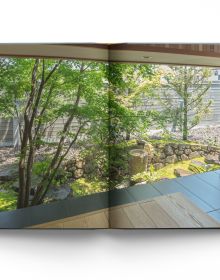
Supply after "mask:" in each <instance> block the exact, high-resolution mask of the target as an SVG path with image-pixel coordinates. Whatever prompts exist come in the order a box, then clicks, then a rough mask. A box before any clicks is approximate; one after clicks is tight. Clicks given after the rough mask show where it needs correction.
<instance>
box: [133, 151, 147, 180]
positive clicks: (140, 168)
mask: <svg viewBox="0 0 220 280" xmlns="http://www.w3.org/2000/svg"><path fill="white" fill-rule="evenodd" d="M146 167H147V153H146V152H145V151H144V150H141V149H134V150H131V151H130V152H129V174H130V176H133V175H135V174H138V173H141V172H144V171H145V170H146Z"/></svg>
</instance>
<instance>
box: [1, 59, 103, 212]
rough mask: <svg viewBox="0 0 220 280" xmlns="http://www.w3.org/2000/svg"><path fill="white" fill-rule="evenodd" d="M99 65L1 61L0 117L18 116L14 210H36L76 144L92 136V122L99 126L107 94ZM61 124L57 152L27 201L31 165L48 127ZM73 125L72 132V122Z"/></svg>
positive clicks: (23, 60)
mask: <svg viewBox="0 0 220 280" xmlns="http://www.w3.org/2000/svg"><path fill="white" fill-rule="evenodd" d="M104 79H105V76H104V65H102V64H101V63H94V62H82V61H71V60H53V59H52V60H51V59H11V58H10V59H9V58H7V59H1V60H0V88H1V91H0V114H1V116H2V117H17V119H18V120H19V132H20V142H21V145H20V158H19V167H18V169H19V196H18V204H17V207H18V208H22V207H27V206H29V205H30V203H31V205H36V204H40V203H42V202H43V199H44V197H45V195H46V193H47V191H48V189H49V188H50V186H51V184H52V182H53V179H54V178H55V176H56V174H57V171H58V169H59V167H60V165H61V163H62V161H63V160H64V158H65V157H66V155H67V154H68V152H69V151H70V149H71V148H72V147H74V146H75V145H76V143H77V141H78V140H79V136H80V134H82V133H83V134H85V131H86V132H87V134H88V135H90V133H91V125H90V124H91V122H96V123H97V124H99V126H100V125H102V126H104V124H103V123H104V122H105V123H106V120H107V112H108V111H107V104H108V102H107V100H108V96H107V91H106V88H105V87H104ZM61 117H62V118H64V119H65V123H64V126H63V129H62V131H61V132H60V133H59V137H58V140H57V141H58V142H57V146H56V151H55V153H54V154H53V155H52V157H51V158H50V160H49V162H48V164H47V165H46V167H45V169H44V171H43V174H42V179H41V182H40V183H39V184H38V186H37V189H36V193H35V195H34V198H33V200H32V201H31V202H30V189H31V184H32V175H33V165H34V162H35V155H36V151H37V149H39V147H40V145H41V144H42V143H43V142H44V138H45V133H46V130H47V129H48V127H50V126H51V125H53V124H54V122H55V121H56V120H57V119H58V118H61ZM76 120H77V123H78V127H77V128H76V129H74V130H73V129H72V123H73V121H76Z"/></svg>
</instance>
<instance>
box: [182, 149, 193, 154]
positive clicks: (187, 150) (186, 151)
mask: <svg viewBox="0 0 220 280" xmlns="http://www.w3.org/2000/svg"><path fill="white" fill-rule="evenodd" d="M184 152H185V154H186V155H187V156H188V155H190V154H191V152H192V151H191V150H190V149H185V151H184Z"/></svg>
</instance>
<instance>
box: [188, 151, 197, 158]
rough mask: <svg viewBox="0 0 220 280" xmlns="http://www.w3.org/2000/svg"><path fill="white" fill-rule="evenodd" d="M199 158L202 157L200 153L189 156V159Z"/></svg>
mask: <svg viewBox="0 0 220 280" xmlns="http://www.w3.org/2000/svg"><path fill="white" fill-rule="evenodd" d="M197 157H200V153H199V152H196V151H194V152H192V153H191V154H190V155H189V158H197Z"/></svg>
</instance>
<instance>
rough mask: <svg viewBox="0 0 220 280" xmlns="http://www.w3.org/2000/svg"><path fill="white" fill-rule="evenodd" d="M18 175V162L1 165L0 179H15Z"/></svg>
mask: <svg viewBox="0 0 220 280" xmlns="http://www.w3.org/2000/svg"><path fill="white" fill-rule="evenodd" d="M16 177H18V166H17V164H7V165H2V166H1V167H0V181H3V182H7V181H12V180H15V179H16Z"/></svg>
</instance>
